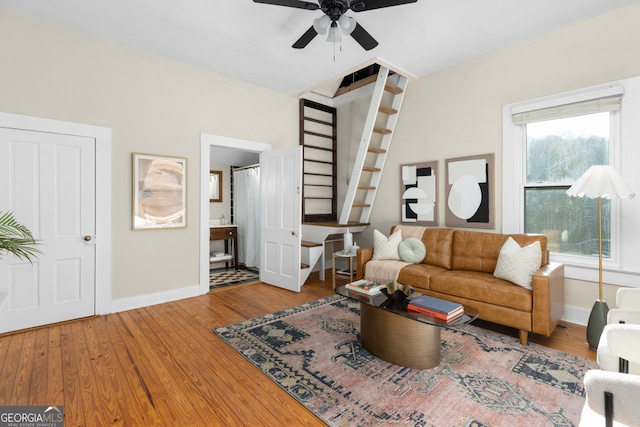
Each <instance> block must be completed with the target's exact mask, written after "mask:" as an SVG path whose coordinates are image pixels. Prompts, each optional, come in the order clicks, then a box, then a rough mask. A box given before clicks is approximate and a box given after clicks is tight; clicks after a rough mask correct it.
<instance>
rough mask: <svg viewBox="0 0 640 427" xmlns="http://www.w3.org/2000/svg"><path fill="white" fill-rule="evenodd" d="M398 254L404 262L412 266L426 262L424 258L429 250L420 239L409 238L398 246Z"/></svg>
mask: <svg viewBox="0 0 640 427" xmlns="http://www.w3.org/2000/svg"><path fill="white" fill-rule="evenodd" d="M398 253H399V254H400V259H401V260H402V261H404V262H410V263H411V264H420V263H421V262H422V260H424V257H425V256H427V248H426V247H425V246H424V243H422V241H421V240H420V239H416V238H415V237H409V238H408V239H404V240H403V241H402V242H400V244H399V245H398Z"/></svg>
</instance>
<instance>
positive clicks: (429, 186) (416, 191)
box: [400, 160, 438, 226]
mask: <svg viewBox="0 0 640 427" xmlns="http://www.w3.org/2000/svg"><path fill="white" fill-rule="evenodd" d="M400 217H401V222H403V223H410V224H415V225H425V226H437V225H438V161H437V160H436V161H430V162H423V163H412V164H406V165H400Z"/></svg>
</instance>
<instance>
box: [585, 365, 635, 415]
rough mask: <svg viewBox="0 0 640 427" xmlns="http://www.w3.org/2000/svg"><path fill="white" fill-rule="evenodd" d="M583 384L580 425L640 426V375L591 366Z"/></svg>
mask: <svg viewBox="0 0 640 427" xmlns="http://www.w3.org/2000/svg"><path fill="white" fill-rule="evenodd" d="M584 386H585V390H586V392H587V401H586V403H585V404H584V407H583V409H582V414H581V417H580V424H579V425H580V427H592V426H593V427H596V426H597V427H605V426H607V427H608V426H616V427H617V426H640V406H639V405H638V398H639V396H640V376H638V375H629V374H621V373H619V372H607V371H601V370H597V369H592V370H590V371H588V372H587V373H586V374H585V376H584Z"/></svg>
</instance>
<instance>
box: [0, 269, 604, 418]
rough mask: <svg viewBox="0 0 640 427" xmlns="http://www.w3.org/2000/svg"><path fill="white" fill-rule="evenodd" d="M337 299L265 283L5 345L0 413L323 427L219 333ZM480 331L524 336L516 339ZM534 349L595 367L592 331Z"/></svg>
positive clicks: (313, 288) (319, 287)
mask: <svg viewBox="0 0 640 427" xmlns="http://www.w3.org/2000/svg"><path fill="white" fill-rule="evenodd" d="M331 293H333V290H332V287H331V276H330V274H327V280H326V281H325V282H323V281H320V280H318V275H317V274H315V275H312V277H311V278H310V279H309V280H308V281H307V284H305V286H303V288H302V291H301V292H300V293H294V292H289V291H285V290H282V289H279V288H275V287H272V286H268V285H264V284H260V283H258V284H246V285H238V286H232V287H228V288H222V289H219V290H215V291H212V292H210V293H208V294H206V295H202V296H199V297H195V298H189V299H185V300H181V301H176V302H171V303H167V304H160V305H155V306H151V307H145V308H141V309H137V310H131V311H126V312H121V313H116V314H110V315H107V316H100V317H92V318H87V319H82V320H78V321H73V322H67V323H61V324H56V325H52V326H47V327H42V328H38V329H33V330H28V331H24V332H20V333H14V334H7V335H3V336H0V378H2V380H1V381H0V405H58V406H64V409H65V426H67V427H70V426H107V425H126V426H178V425H179V426H214V425H225V426H258V425H266V426H271V425H273V426H281V425H296V426H298V425H305V426H323V425H325V424H324V423H323V422H322V421H320V420H319V419H317V418H316V417H315V416H314V415H313V414H312V413H310V412H309V411H307V410H306V409H305V408H304V407H303V406H302V405H301V404H299V403H298V402H297V401H296V400H295V399H293V398H291V397H290V396H289V395H288V394H287V393H285V392H284V391H283V390H282V389H280V387H278V386H277V385H276V384H275V383H273V382H272V381H270V380H269V379H267V378H266V377H265V376H264V375H263V374H261V373H260V372H259V371H258V370H257V369H256V368H254V367H253V366H252V365H251V364H250V363H249V362H247V361H246V360H244V358H243V357H241V356H239V355H238V354H237V353H236V352H235V351H234V350H232V349H231V348H230V347H228V346H227V345H226V344H224V342H223V341H222V340H220V339H219V338H218V336H217V335H216V334H215V333H214V332H213V331H212V328H214V327H220V326H224V325H227V324H231V323H235V322H238V321H241V320H243V319H248V318H252V317H255V316H260V315H263V314H266V313H270V312H273V311H276V310H280V309H283V308H286V307H291V306H294V305H298V304H301V303H304V302H307V301H312V300H314V299H317V298H320V297H322V296H325V295H329V294H331ZM477 324H478V325H480V326H483V327H488V328H491V329H495V330H499V331H500V332H503V333H507V334H510V335H513V336H514V337H517V331H515V330H510V329H509V328H502V327H499V326H497V325H492V324H489V323H486V322H478V323H477ZM563 325H564V326H563V327H562V328H557V329H556V331H555V332H554V333H553V334H552V335H551V336H550V337H539V336H536V335H530V341H531V342H536V343H538V344H541V345H545V346H548V347H552V348H556V349H559V350H562V351H565V352H567V353H571V354H576V355H579V356H582V357H587V358H590V359H593V360H595V352H593V351H591V350H589V349H588V345H587V342H586V337H585V328H584V327H582V326H578V325H573V324H563Z"/></svg>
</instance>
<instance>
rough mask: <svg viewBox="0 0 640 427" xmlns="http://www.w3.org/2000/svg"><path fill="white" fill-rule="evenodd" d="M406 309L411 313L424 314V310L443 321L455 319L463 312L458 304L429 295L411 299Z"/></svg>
mask: <svg viewBox="0 0 640 427" xmlns="http://www.w3.org/2000/svg"><path fill="white" fill-rule="evenodd" d="M408 308H409V310H413V311H423V312H424V311H425V310H426V311H429V312H432V313H435V314H438V315H440V317H439V316H435V314H434V317H438V318H444V319H445V320H448V318H452V317H455V316H456V315H459V314H460V313H462V312H464V308H463V307H462V304H460V303H457V302H453V301H447V300H444V299H440V298H436V297H431V296H429V295H422V296H420V297H418V298H415V299H412V300H411V301H409V304H408ZM427 314H429V313H427ZM442 316H444V317H442Z"/></svg>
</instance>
